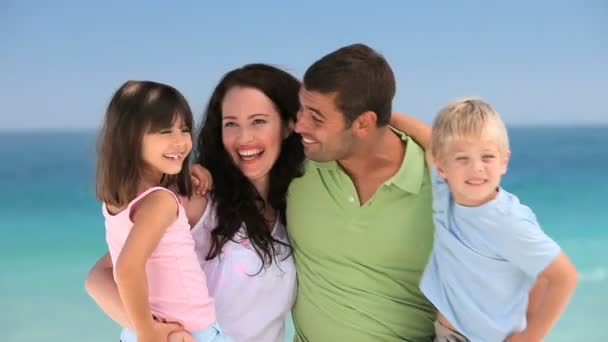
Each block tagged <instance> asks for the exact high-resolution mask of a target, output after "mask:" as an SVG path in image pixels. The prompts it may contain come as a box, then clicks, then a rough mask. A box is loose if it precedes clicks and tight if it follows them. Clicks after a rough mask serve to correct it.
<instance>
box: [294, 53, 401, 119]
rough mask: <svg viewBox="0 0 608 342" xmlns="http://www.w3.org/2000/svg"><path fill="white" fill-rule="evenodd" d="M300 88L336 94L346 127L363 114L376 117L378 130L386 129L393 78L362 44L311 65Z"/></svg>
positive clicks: (380, 59)
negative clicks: (370, 112)
mask: <svg viewBox="0 0 608 342" xmlns="http://www.w3.org/2000/svg"><path fill="white" fill-rule="evenodd" d="M304 88H306V90H311V91H318V92H321V93H324V94H327V93H334V92H335V93H337V96H336V106H337V108H338V109H339V110H340V111H341V112H342V113H344V118H345V121H346V124H347V126H350V125H351V124H352V122H353V121H354V120H355V119H356V118H357V117H359V115H361V114H362V113H363V112H365V111H373V112H375V113H376V115H377V121H376V125H377V126H378V127H380V126H384V125H387V124H388V122H389V120H390V116H391V111H392V108H391V107H392V101H393V97H394V96H395V75H394V74H393V70H392V69H391V67H390V65H389V64H388V62H387V61H386V59H384V57H383V56H382V55H381V54H379V53H378V52H376V51H374V50H373V49H372V48H370V47H368V46H366V45H363V44H353V45H349V46H345V47H343V48H340V49H338V50H336V51H334V52H332V53H330V54H328V55H326V56H324V57H323V58H321V59H320V60H318V61H316V62H315V63H314V64H313V65H311V66H310V67H309V68H308V70H306V73H305V74H304Z"/></svg>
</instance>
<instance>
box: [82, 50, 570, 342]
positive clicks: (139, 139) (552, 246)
mask: <svg viewBox="0 0 608 342" xmlns="http://www.w3.org/2000/svg"><path fill="white" fill-rule="evenodd" d="M395 92H396V81H395V77H394V74H393V71H392V69H391V67H390V65H389V64H388V62H387V60H386V59H385V58H384V57H383V56H382V55H381V54H379V53H378V52H377V51H375V50H374V49H372V48H370V47H368V46H366V45H364V44H353V45H349V46H345V47H342V48H340V49H338V50H336V51H333V52H331V53H329V54H327V55H325V56H323V57H322V58H321V59H319V60H317V61H316V62H314V63H313V64H312V65H311V66H310V67H309V68H308V69H307V70H306V72H305V74H304V76H303V79H302V80H298V79H296V78H295V77H294V76H292V75H290V74H289V73H287V72H285V71H283V70H281V69H278V68H276V67H274V66H272V65H267V64H248V65H245V66H243V67H241V68H238V69H235V70H232V71H230V72H228V73H226V74H225V75H224V76H223V78H222V79H221V80H220V82H219V83H218V85H217V86H216V87H215V89H214V90H213V93H212V94H211V97H210V99H209V101H208V104H207V107H206V109H205V113H204V116H203V123H202V125H201V128H200V129H199V130H198V132H196V133H197V134H196V135H194V137H195V139H194V143H195V146H194V147H193V133H194V119H193V114H192V111H191V109H190V107H189V105H188V103H187V102H186V100H185V98H184V97H183V96H182V95H181V93H180V92H179V91H178V90H176V89H175V88H173V87H171V86H169V85H166V84H161V83H157V82H152V81H128V82H126V83H124V84H123V85H122V86H121V87H120V88H119V89H118V90H117V91H116V92H115V93H114V95H113V97H112V99H111V100H110V103H109V105H108V108H107V111H106V115H105V119H104V125H103V128H102V130H101V132H100V136H99V142H98V162H97V177H96V190H97V198H98V199H99V200H100V202H101V203H102V212H103V216H104V218H105V227H106V242H107V245H108V253H106V254H105V255H104V256H102V257H101V258H100V259H99V261H98V262H97V263H96V264H95V265H94V266H93V268H92V269H91V271H90V272H89V274H88V276H87V279H86V282H85V287H86V290H87V292H88V293H89V295H90V296H91V297H92V298H93V299H94V300H95V302H96V303H97V304H98V305H99V307H100V308H101V309H102V310H103V311H104V312H105V313H106V314H107V315H108V316H109V317H111V318H112V319H113V320H114V321H116V322H117V323H118V324H120V325H121V326H122V327H123V330H122V332H121V336H120V339H121V341H123V342H130V341H140V342H148V341H162V342H165V341H169V342H172V341H235V342H266V341H268V342H283V341H285V338H286V337H285V334H286V331H285V329H286V328H285V327H286V322H287V319H288V317H289V315H290V313H291V317H292V318H293V323H294V327H295V336H294V340H295V341H301V342H309V341H310V342H317V341H319V342H325V341H353V342H358V341H387V342H390V341H410V342H418V341H421V342H422V341H440V342H443V341H445V342H448V341H450V342H451V341H509V342H518V341H541V340H542V339H543V338H544V337H545V336H546V335H547V334H548V332H549V331H550V330H551V328H552V326H553V325H554V324H555V322H556V321H557V320H558V318H559V317H560V315H561V314H562V312H563V311H564V309H565V308H566V306H567V303H568V301H569V299H570V297H571V295H572V293H573V292H574V289H575V287H576V282H577V273H576V270H575V268H574V266H573V265H572V263H571V262H570V261H569V259H568V257H567V256H566V255H565V254H564V252H563V251H562V250H561V248H560V247H559V245H557V244H556V243H555V242H554V241H553V240H552V239H551V238H550V237H548V236H547V235H546V234H545V233H544V232H543V230H542V229H541V228H540V226H539V224H538V222H537V220H536V217H535V216H534V213H533V212H532V210H530V208H528V207H527V206H525V205H524V204H521V203H520V202H519V200H518V198H517V197H516V196H515V195H513V194H511V193H509V192H507V191H506V190H505V189H503V188H502V187H501V186H500V180H501V177H502V175H504V174H505V173H506V171H507V165H508V161H509V157H510V150H509V140H508V134H507V131H506V128H505V125H504V123H503V121H502V119H501V117H500V115H499V114H498V112H496V111H495V110H494V108H493V107H492V106H491V105H489V104H488V103H486V102H484V101H483V100H481V99H477V98H465V99H460V100H456V101H454V102H451V103H449V104H447V105H445V106H444V107H443V108H442V109H441V110H440V111H439V113H438V114H437V116H436V118H435V120H434V123H433V127H432V128H431V127H429V126H428V125H426V124H425V123H424V122H422V121H420V120H418V119H415V118H413V117H411V116H408V115H403V114H399V113H394V112H393V108H392V101H393V97H394V95H395ZM191 154H192V155H193V157H191ZM193 162H194V163H193Z"/></svg>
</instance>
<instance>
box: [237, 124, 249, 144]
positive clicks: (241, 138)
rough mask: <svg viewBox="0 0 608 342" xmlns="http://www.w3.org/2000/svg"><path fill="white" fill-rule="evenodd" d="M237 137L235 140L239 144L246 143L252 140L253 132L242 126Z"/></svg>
mask: <svg viewBox="0 0 608 342" xmlns="http://www.w3.org/2000/svg"><path fill="white" fill-rule="evenodd" d="M237 139H238V140H237V141H238V143H239V144H241V145H244V144H247V143H249V142H251V141H252V140H253V132H251V130H250V129H247V128H243V129H241V130H239V134H238V137H237Z"/></svg>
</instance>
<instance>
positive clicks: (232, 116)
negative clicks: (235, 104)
mask: <svg viewBox="0 0 608 342" xmlns="http://www.w3.org/2000/svg"><path fill="white" fill-rule="evenodd" d="M258 116H263V117H269V116H270V115H268V114H266V113H255V114H251V115H249V116H248V117H247V119H253V118H255V117H258ZM236 119H237V118H236V116H234V115H226V116H224V117H223V118H222V120H236Z"/></svg>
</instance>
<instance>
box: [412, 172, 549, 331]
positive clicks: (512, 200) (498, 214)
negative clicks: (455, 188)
mask: <svg viewBox="0 0 608 342" xmlns="http://www.w3.org/2000/svg"><path fill="white" fill-rule="evenodd" d="M431 174H432V179H433V221H434V223H435V241H434V245H433V251H432V253H431V256H430V258H429V261H428V264H427V266H426V269H425V271H424V274H423V276H422V279H421V281H420V289H421V290H422V292H423V293H424V294H425V295H426V297H427V298H428V299H429V300H430V301H431V302H432V303H433V304H434V305H435V307H436V308H437V310H439V312H441V313H442V314H443V315H444V316H445V317H446V318H447V319H448V320H449V321H450V322H451V323H452V324H453V325H454V327H455V328H456V329H458V331H459V332H460V333H461V334H463V335H464V336H466V337H467V338H468V339H469V340H471V341H484V342H492V341H503V340H504V339H505V338H506V337H507V336H508V335H510V334H511V333H513V332H516V331H521V330H523V329H525V328H526V309H527V306H528V294H529V292H530V289H531V288H532V285H533V284H534V281H535V280H536V277H537V276H538V274H539V273H541V272H542V271H543V270H544V269H545V267H547V266H548V265H549V264H550V263H551V262H552V261H553V260H554V259H555V257H556V256H557V255H558V254H559V252H560V247H559V246H558V245H557V244H556V243H555V242H554V241H553V240H552V239H551V238H549V237H548V236H547V235H545V233H544V232H543V231H542V229H541V228H540V226H539V225H538V222H537V221H536V217H535V215H534V213H533V212H532V210H530V208H528V207H526V206H525V205H523V204H521V203H520V202H519V199H518V198H517V197H515V196H514V195H512V194H510V193H508V192H506V191H505V190H503V189H502V188H499V190H498V194H497V196H496V198H495V199H493V200H491V201H490V202H488V203H485V204H483V205H481V206H478V207H465V206H461V205H459V204H457V203H455V202H454V198H453V197H452V195H451V193H450V189H449V187H448V185H447V183H446V182H445V181H444V180H443V179H442V178H441V177H440V176H439V175H438V174H437V172H436V170H435V169H433V170H432V171H431Z"/></svg>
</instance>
